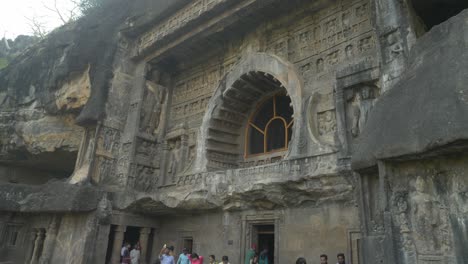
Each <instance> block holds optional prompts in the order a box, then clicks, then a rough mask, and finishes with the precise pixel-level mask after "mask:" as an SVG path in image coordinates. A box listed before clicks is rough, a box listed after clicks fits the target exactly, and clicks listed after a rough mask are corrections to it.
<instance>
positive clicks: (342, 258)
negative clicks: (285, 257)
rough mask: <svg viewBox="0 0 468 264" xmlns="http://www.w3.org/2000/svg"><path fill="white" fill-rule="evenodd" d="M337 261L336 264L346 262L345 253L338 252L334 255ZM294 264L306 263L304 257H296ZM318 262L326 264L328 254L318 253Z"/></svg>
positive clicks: (344, 263)
mask: <svg viewBox="0 0 468 264" xmlns="http://www.w3.org/2000/svg"><path fill="white" fill-rule="evenodd" d="M336 259H337V261H338V262H337V263H336V264H346V261H345V255H344V254H343V253H338V255H336ZM296 264H307V261H306V259H305V258H298V259H297V260H296ZM320 264H328V256H327V255H325V254H322V255H320Z"/></svg>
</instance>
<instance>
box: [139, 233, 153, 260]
mask: <svg viewBox="0 0 468 264" xmlns="http://www.w3.org/2000/svg"><path fill="white" fill-rule="evenodd" d="M150 233H151V228H149V227H142V228H141V229H140V247H141V258H140V263H141V264H147V257H148V250H149V249H148V239H149V234H150Z"/></svg>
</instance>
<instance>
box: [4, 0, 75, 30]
mask: <svg viewBox="0 0 468 264" xmlns="http://www.w3.org/2000/svg"><path fill="white" fill-rule="evenodd" d="M55 1H57V6H58V7H59V9H60V10H62V12H63V13H64V14H67V15H68V14H69V12H67V10H70V9H71V8H72V7H73V4H72V3H71V1H70V0H0V39H1V38H2V37H3V36H4V35H5V36H6V37H7V38H15V37H16V36H18V35H32V30H31V26H29V24H30V22H29V20H28V18H29V19H32V18H34V17H36V20H38V21H41V22H42V23H44V25H45V28H46V29H47V30H48V31H50V30H52V29H54V28H56V27H58V26H60V25H61V24H62V22H61V21H60V19H59V17H58V15H57V14H56V13H54V12H52V11H50V10H48V9H47V8H45V6H47V7H50V8H54V3H55Z"/></svg>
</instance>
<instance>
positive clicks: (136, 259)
mask: <svg viewBox="0 0 468 264" xmlns="http://www.w3.org/2000/svg"><path fill="white" fill-rule="evenodd" d="M140 255H141V249H140V245H138V244H137V245H135V248H133V249H132V251H130V261H131V263H132V264H140Z"/></svg>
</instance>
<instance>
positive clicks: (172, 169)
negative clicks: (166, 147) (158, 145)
mask: <svg viewBox="0 0 468 264" xmlns="http://www.w3.org/2000/svg"><path fill="white" fill-rule="evenodd" d="M181 159H182V148H181V142H180V139H177V140H176V141H175V143H174V148H173V149H172V151H171V155H170V159H169V169H168V171H167V172H168V174H169V175H171V176H172V178H173V179H175V176H177V173H178V172H179V167H180V166H179V164H180V161H181Z"/></svg>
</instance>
